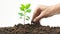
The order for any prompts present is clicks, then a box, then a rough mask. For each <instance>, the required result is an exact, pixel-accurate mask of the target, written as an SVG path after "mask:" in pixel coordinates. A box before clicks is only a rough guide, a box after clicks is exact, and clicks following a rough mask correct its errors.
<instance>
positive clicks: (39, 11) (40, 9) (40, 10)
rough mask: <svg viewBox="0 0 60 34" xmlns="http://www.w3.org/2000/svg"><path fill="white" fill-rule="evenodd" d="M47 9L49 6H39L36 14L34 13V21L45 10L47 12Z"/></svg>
mask: <svg viewBox="0 0 60 34" xmlns="http://www.w3.org/2000/svg"><path fill="white" fill-rule="evenodd" d="M47 7H48V6H44V5H41V6H39V7H38V8H37V9H36V10H35V12H34V13H33V17H32V21H33V20H34V19H35V18H36V17H37V16H38V15H39V14H40V13H41V12H42V11H43V10H45V9H46V8H47ZM32 21H31V22H32Z"/></svg>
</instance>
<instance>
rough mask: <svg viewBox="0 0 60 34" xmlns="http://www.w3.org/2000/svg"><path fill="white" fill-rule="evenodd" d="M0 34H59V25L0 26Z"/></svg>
mask: <svg viewBox="0 0 60 34" xmlns="http://www.w3.org/2000/svg"><path fill="white" fill-rule="evenodd" d="M0 34H60V27H49V26H41V25H36V24H25V25H22V24H18V25H15V26H13V27H4V28H0Z"/></svg>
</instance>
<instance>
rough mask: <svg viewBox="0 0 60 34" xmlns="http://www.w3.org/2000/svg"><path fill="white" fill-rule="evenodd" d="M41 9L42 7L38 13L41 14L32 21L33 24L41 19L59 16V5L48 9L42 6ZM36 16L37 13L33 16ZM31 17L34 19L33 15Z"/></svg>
mask: <svg viewBox="0 0 60 34" xmlns="http://www.w3.org/2000/svg"><path fill="white" fill-rule="evenodd" d="M43 7H44V8H43V9H41V8H42V7H41V8H40V10H42V11H38V12H41V13H40V14H39V15H38V16H36V17H35V18H34V19H33V21H34V22H38V21H39V20H41V19H42V18H46V17H50V16H53V15H55V14H60V4H57V5H53V6H49V7H47V6H43ZM36 12H37V11H36ZM36 14H37V13H35V15H36ZM33 17H34V15H33Z"/></svg>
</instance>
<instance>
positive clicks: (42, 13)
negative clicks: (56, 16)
mask: <svg viewBox="0 0 60 34" xmlns="http://www.w3.org/2000/svg"><path fill="white" fill-rule="evenodd" d="M46 12H47V10H44V11H42V12H41V14H40V15H39V16H37V17H36V18H35V19H34V20H33V21H34V22H38V21H39V20H41V19H42V18H45V17H47V16H48V13H46Z"/></svg>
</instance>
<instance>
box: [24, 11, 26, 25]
mask: <svg viewBox="0 0 60 34" xmlns="http://www.w3.org/2000/svg"><path fill="white" fill-rule="evenodd" d="M25 15H26V10H25V11H24V25H25Z"/></svg>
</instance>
